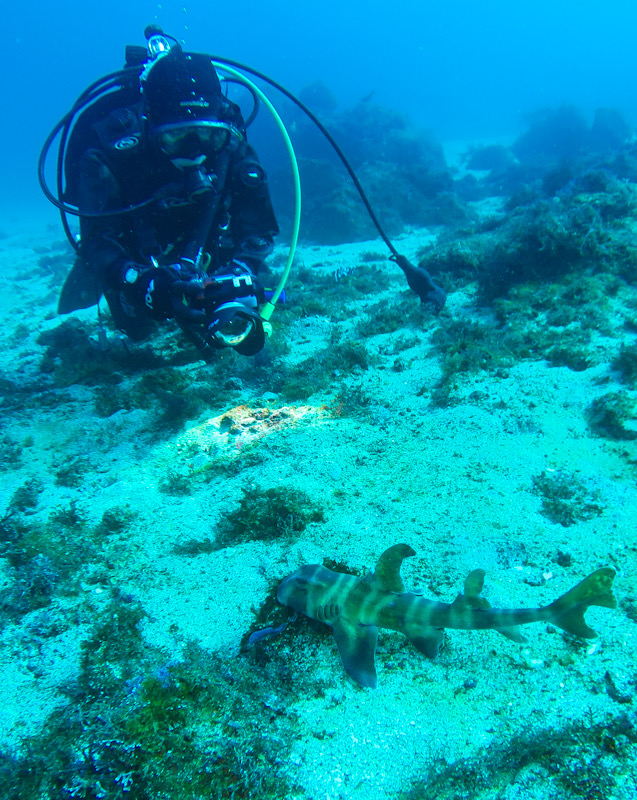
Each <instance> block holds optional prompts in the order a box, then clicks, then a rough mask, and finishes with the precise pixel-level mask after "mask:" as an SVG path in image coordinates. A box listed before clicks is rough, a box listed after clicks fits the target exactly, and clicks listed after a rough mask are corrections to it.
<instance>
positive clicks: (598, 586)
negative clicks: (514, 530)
mask: <svg viewBox="0 0 637 800" xmlns="http://www.w3.org/2000/svg"><path fill="white" fill-rule="evenodd" d="M413 555H415V551H414V550H412V548H411V547H410V546H409V545H407V544H396V545H394V546H393V547H390V548H389V549H388V550H385V552H384V553H383V554H382V555H381V557H380V558H379V560H378V563H377V564H376V568H375V569H374V571H373V572H370V573H369V574H368V575H366V576H365V577H364V578H358V577H356V576H354V575H346V574H343V573H339V572H334V571H333V570H330V569H328V568H327V567H324V566H322V565H321V564H306V565H305V566H302V567H300V568H299V569H297V570H296V572H293V573H292V575H289V576H288V577H287V578H285V579H284V580H283V581H282V582H281V584H280V585H279V588H278V590H277V599H278V601H279V602H280V603H282V604H283V605H287V606H290V607H291V608H293V609H294V610H295V611H297V612H301V613H303V614H305V615H306V616H308V617H310V618H311V619H316V620H320V621H321V622H325V623H327V625H329V626H330V627H331V628H332V631H333V634H334V639H335V640H336V645H337V647H338V651H339V653H340V656H341V660H342V662H343V666H344V668H345V672H347V674H348V675H349V676H350V677H351V678H353V679H354V680H355V681H356V682H357V683H358V684H360V685H361V686H366V687H371V688H375V687H376V684H377V677H376V667H375V663H374V661H375V653H376V640H377V638H378V628H388V629H389V630H393V631H398V632H400V633H403V634H404V635H405V636H407V638H408V639H409V641H410V642H411V643H412V644H413V645H414V646H415V647H416V649H417V650H419V651H420V652H421V653H423V654H424V655H425V656H427V658H435V657H436V656H437V655H438V650H439V648H440V644H441V642H442V636H443V629H444V628H457V629H462V630H484V629H492V630H495V631H498V633H501V634H503V635H504V636H507V637H508V638H509V639H512V640H513V641H515V642H523V641H525V639H524V636H523V635H522V633H521V632H520V627H519V626H520V625H527V624H528V623H531V622H540V621H545V622H550V623H551V624H553V625H555V626H556V627H558V628H561V629H562V630H563V631H566V632H567V633H570V634H572V635H574V636H581V637H584V638H586V639H591V638H594V637H595V636H597V634H596V633H595V631H594V630H593V629H592V628H589V627H588V625H587V624H586V622H585V620H584V612H585V611H586V609H587V608H588V607H589V606H603V607H604V608H616V606H617V601H616V599H615V597H614V595H613V591H612V583H613V578H614V577H615V570H614V569H612V568H611V567H602V568H601V569H598V570H596V571H595V572H593V573H591V574H590V575H589V576H588V577H587V578H584V580H583V581H580V583H578V584H577V585H576V586H574V587H573V588H572V589H570V590H569V591H568V592H566V594H564V595H562V596H561V597H559V598H558V599H557V600H555V601H554V602H552V603H550V604H549V605H547V606H542V607H540V608H515V609H507V608H491V606H490V604H489V602H488V601H487V600H486V599H485V598H484V597H482V596H481V592H482V587H483V584H484V574H485V573H484V570H481V569H476V570H474V571H473V572H471V573H470V574H469V575H468V577H467V578H466V580H465V582H464V592H463V593H462V594H459V595H458V596H457V597H456V599H455V600H454V601H453V603H439V602H437V601H435V600H427V599H425V598H424V597H422V596H421V595H419V594H414V593H413V592H406V591H405V587H404V584H403V581H402V578H401V575H400V568H401V565H402V562H403V560H404V559H405V558H408V557H410V556H413Z"/></svg>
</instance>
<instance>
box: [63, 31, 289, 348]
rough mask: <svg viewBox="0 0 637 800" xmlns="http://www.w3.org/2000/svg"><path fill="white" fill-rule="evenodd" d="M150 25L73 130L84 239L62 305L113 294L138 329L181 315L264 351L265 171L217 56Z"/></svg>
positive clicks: (268, 232) (76, 197)
mask: <svg viewBox="0 0 637 800" xmlns="http://www.w3.org/2000/svg"><path fill="white" fill-rule="evenodd" d="M150 34H151V35H150V36H149V38H148V41H149V47H148V50H147V49H146V48H141V51H142V52H141V53H140V48H128V49H127V63H126V67H125V69H124V70H123V71H122V73H121V78H120V79H119V80H118V86H117V89H116V90H115V91H112V92H109V93H105V94H103V95H102V96H101V97H99V98H98V99H97V101H96V102H94V103H92V104H91V105H89V106H88V107H87V108H86V109H85V110H83V112H82V114H81V115H80V116H79V117H78V119H77V121H76V122H75V125H74V127H73V130H72V133H71V135H70V137H69V141H68V145H67V147H66V157H65V165H64V167H65V179H66V188H65V191H64V194H63V197H64V199H65V201H66V202H71V203H73V204H75V205H76V206H77V208H78V210H79V217H80V244H79V250H78V253H77V257H76V260H75V263H74V266H73V268H72V270H71V272H70V274H69V276H68V278H67V279H66V282H65V284H64V286H63V288H62V292H61V295H60V299H59V306H58V311H59V313H61V314H67V313H69V312H72V311H75V310H76V309H79V308H87V307H89V306H92V305H94V304H96V303H97V302H98V301H99V299H100V297H101V296H102V295H104V297H105V298H106V300H107V302H108V306H109V308H110V311H111V314H112V317H113V320H114V323H115V325H116V327H117V328H118V329H119V330H121V331H123V332H124V333H126V334H127V335H128V336H129V337H131V339H133V340H138V339H141V338H144V337H146V336H147V335H148V334H149V333H150V332H151V330H152V329H153V328H154V327H155V322H156V321H160V320H166V319H171V318H172V319H175V320H176V321H177V323H178V324H179V325H180V326H181V327H182V329H183V330H184V331H185V332H186V333H188V334H189V335H190V337H191V338H192V339H194V340H195V342H196V343H198V344H199V345H200V346H201V347H206V346H213V347H224V346H232V347H234V348H235V349H236V350H237V351H238V352H240V353H243V354H245V355H252V354H253V353H256V352H258V351H259V350H260V349H261V347H262V346H263V343H264V339H265V335H264V329H263V323H262V320H261V318H260V317H259V314H258V306H259V303H260V302H262V301H263V296H264V292H263V289H262V288H261V286H260V283H259V278H258V274H259V272H260V271H261V270H262V267H263V262H264V259H265V258H266V256H267V255H268V254H269V253H270V252H271V251H272V247H273V237H274V236H275V235H276V234H277V233H278V225H277V222H276V218H275V215H274V211H273V209H272V203H271V201H270V195H269V192H268V186H267V182H266V176H265V172H264V170H263V167H262V166H261V165H260V163H259V160H258V158H257V155H256V153H255V151H254V149H253V148H252V147H251V145H249V144H248V142H247V137H246V125H245V122H244V120H243V117H242V114H241V111H240V109H239V107H238V106H237V105H236V104H235V103H232V102H230V100H228V99H227V98H226V97H225V96H224V94H223V93H222V90H221V83H220V81H219V77H218V75H217V72H216V70H215V67H214V66H213V64H212V61H211V58H210V56H207V55H203V54H200V53H186V52H184V51H183V50H182V49H181V47H180V46H179V44H178V43H176V42H173V43H170V42H169V41H168V38H167V37H164V36H163V35H161V33H160V32H159V33H158V32H156V31H154V30H151V31H150ZM140 56H142V58H140ZM131 62H132V63H131Z"/></svg>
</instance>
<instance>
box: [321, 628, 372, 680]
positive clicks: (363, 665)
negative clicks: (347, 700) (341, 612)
mask: <svg viewBox="0 0 637 800" xmlns="http://www.w3.org/2000/svg"><path fill="white" fill-rule="evenodd" d="M332 630H333V632H334V639H335V640H336V645H337V647H338V652H339V653H340V656H341V661H342V662H343V666H344V667H345V672H347V674H348V675H349V676H350V677H351V678H353V679H354V680H355V681H356V683H359V684H360V685H361V686H367V687H369V688H370V689H375V688H376V683H377V678H376V667H375V666H374V656H375V654H376V640H377V639H378V629H377V628H376V627H375V626H374V625H359V624H358V623H354V624H352V623H351V622H348V621H347V620H345V619H343V618H342V617H341V618H340V619H338V620H336V621H335V622H333V623H332Z"/></svg>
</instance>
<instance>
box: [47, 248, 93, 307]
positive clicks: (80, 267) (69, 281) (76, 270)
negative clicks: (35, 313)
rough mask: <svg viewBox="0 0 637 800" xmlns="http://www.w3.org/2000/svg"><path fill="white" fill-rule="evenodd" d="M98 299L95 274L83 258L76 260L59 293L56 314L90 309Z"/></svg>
mask: <svg viewBox="0 0 637 800" xmlns="http://www.w3.org/2000/svg"><path fill="white" fill-rule="evenodd" d="M100 297H101V292H100V291H99V289H98V288H97V281H96V279H95V273H94V272H93V270H91V268H90V267H89V266H88V265H87V263H86V261H84V259H83V258H80V257H78V258H76V259H75V263H74V264H73V266H72V267H71V271H70V272H69V274H68V275H67V276H66V280H65V281H64V285H63V286H62V291H61V292H60V299H59V300H58V314H70V313H71V312H72V311H77V310H78V309H80V308H90V307H91V306H94V305H95V304H96V303H98V302H99V299H100Z"/></svg>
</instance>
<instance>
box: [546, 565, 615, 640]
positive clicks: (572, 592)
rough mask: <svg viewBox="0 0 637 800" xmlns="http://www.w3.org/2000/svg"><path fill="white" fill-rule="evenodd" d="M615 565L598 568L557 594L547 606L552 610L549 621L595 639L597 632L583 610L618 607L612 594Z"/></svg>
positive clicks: (568, 631) (567, 630) (564, 628)
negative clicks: (562, 592) (567, 589)
mask: <svg viewBox="0 0 637 800" xmlns="http://www.w3.org/2000/svg"><path fill="white" fill-rule="evenodd" d="M615 574H616V573H615V570H614V569H613V568H612V567H602V568H601V569H597V570H595V572H592V573H591V574H590V575H589V576H588V577H587V578H584V580H583V581H580V582H579V583H578V584H577V585H576V586H574V587H573V588H572V589H569V591H568V592H566V594H563V595H562V596H561V597H558V598H557V600H555V601H554V602H553V603H551V605H550V606H548V608H549V609H550V611H552V616H551V618H550V621H551V622H552V623H553V625H556V626H557V627H558V628H561V629H562V630H563V631H566V632H567V633H571V634H572V635H573V636H581V637H582V638H584V639H594V638H595V637H596V636H597V634H596V633H595V631H594V630H593V629H592V628H589V626H588V625H587V624H586V622H585V621H584V612H585V611H586V609H587V608H588V607H589V606H602V607H603V608H617V600H616V598H615V595H614V594H613V578H614V577H615Z"/></svg>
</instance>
